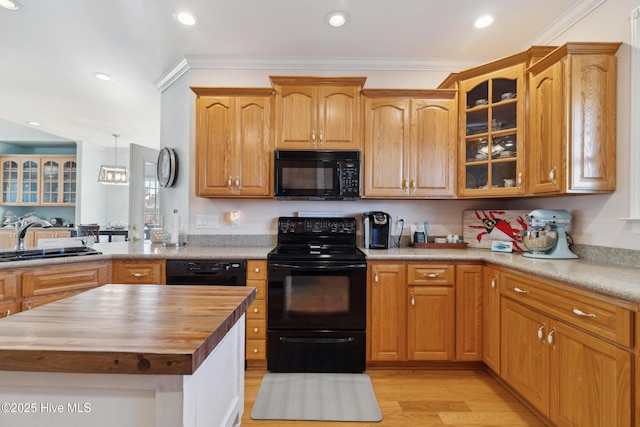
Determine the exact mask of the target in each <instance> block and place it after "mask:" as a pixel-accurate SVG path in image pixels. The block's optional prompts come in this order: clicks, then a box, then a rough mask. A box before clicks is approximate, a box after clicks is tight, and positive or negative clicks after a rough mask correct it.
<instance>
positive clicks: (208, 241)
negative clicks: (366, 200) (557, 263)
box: [187, 234, 640, 267]
mask: <svg viewBox="0 0 640 427" xmlns="http://www.w3.org/2000/svg"><path fill="white" fill-rule="evenodd" d="M358 237H359V241H358V242H359V244H360V245H362V236H358ZM395 238H397V237H394V240H395ZM187 241H188V242H189V243H190V244H192V245H204V246H206V245H209V246H267V247H275V246H276V243H277V236H275V235H248V234H241V235H233V234H229V235H209V234H194V235H189V236H188V240H187ZM408 245H409V237H408V236H403V237H402V242H401V246H403V247H405V246H408ZM487 250H488V249H487ZM571 250H572V251H573V252H575V253H576V254H577V255H578V256H579V257H580V259H584V260H587V261H592V262H600V263H604V264H616V265H621V266H625V267H640V251H636V250H632V249H620V248H608V247H604V246H591V245H579V244H574V245H572V246H571Z"/></svg>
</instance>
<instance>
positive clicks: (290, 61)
mask: <svg viewBox="0 0 640 427" xmlns="http://www.w3.org/2000/svg"><path fill="white" fill-rule="evenodd" d="M486 61H487V60H486V59H484V58H478V59H465V60H451V59H437V58H434V59H413V58H310V57H257V56H253V57H243V56H208V55H188V56H185V57H184V58H182V59H181V60H180V61H179V62H178V63H177V64H176V65H175V66H174V67H173V68H172V69H171V70H169V71H168V72H167V73H166V74H165V75H163V76H162V77H160V78H159V79H158V80H156V82H155V83H154V87H155V88H156V89H157V90H158V91H160V92H162V91H164V90H165V89H166V88H167V87H169V86H171V84H172V83H173V82H175V81H176V80H177V79H178V78H180V77H181V76H182V75H183V74H184V73H186V72H187V71H188V70H190V69H244V70H343V71H344V70H352V71H363V70H364V71H442V72H452V71H454V70H459V69H465V68H470V67H474V66H476V65H478V64H481V63H483V62H486Z"/></svg>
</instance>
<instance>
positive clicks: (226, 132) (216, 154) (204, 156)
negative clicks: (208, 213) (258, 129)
mask: <svg viewBox="0 0 640 427" xmlns="http://www.w3.org/2000/svg"><path fill="white" fill-rule="evenodd" d="M196 114H197V119H196V120H197V124H196V194H197V195H198V196H205V197H206V196H223V195H226V196H228V195H230V194H232V192H233V163H232V162H233V151H234V147H233V138H234V126H233V108H232V105H231V97H211V96H204V97H199V98H198V100H197V101H196Z"/></svg>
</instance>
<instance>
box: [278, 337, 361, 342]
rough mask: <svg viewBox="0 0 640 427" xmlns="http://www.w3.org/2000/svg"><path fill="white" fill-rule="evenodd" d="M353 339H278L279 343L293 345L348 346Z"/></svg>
mask: <svg viewBox="0 0 640 427" xmlns="http://www.w3.org/2000/svg"><path fill="white" fill-rule="evenodd" d="M354 340H355V338H353V337H345V338H310V337H307V338H292V337H280V341H281V342H288V343H295V344H348V343H350V342H353V341H354Z"/></svg>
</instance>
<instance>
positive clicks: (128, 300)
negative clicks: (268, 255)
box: [0, 284, 255, 375]
mask: <svg viewBox="0 0 640 427" xmlns="http://www.w3.org/2000/svg"><path fill="white" fill-rule="evenodd" d="M254 299H255V288H251V287H249V288H247V287H240V286H237V287H236V286H234V287H230V286H227V287H219V286H161V285H146V286H132V285H116V284H112V285H103V286H100V287H98V288H95V289H92V290H89V291H86V292H84V293H81V294H79V295H76V296H72V297H69V298H65V299H62V300H59V301H55V302H52V303H49V304H46V305H44V306H42V307H38V308H37V309H33V310H28V311H24V312H21V313H17V314H15V315H13V316H9V317H7V318H5V319H3V320H2V323H1V327H0V370H5V371H6V370H15V371H40V372H84V373H89V372H91V373H115V374H165V375H166V374H169V375H191V374H193V373H194V372H195V371H196V369H198V367H199V366H200V364H201V363H202V362H203V361H204V360H205V359H206V357H207V356H208V355H209V354H210V353H211V352H212V350H213V349H214V348H215V347H216V346H217V345H218V343H219V342H220V341H221V340H222V338H224V336H225V335H226V334H227V332H229V330H230V329H231V327H232V326H233V325H234V324H235V323H236V322H237V321H238V319H240V317H241V316H242V315H243V314H244V313H245V312H246V310H247V308H248V307H249V305H250V304H251V302H253V300H254Z"/></svg>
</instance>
